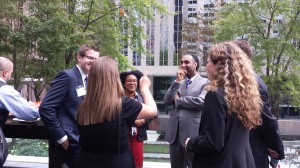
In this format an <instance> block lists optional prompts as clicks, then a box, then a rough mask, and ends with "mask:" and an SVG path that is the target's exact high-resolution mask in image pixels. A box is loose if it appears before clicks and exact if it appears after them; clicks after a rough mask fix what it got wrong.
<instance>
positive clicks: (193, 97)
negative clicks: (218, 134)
mask: <svg viewBox="0 0 300 168" xmlns="http://www.w3.org/2000/svg"><path fill="white" fill-rule="evenodd" d="M198 70H199V60H198V57H197V56H194V55H192V54H186V55H184V56H183V57H182V59H181V65H180V69H179V70H178V71H177V74H176V80H175V81H174V82H173V84H172V85H171V86H170V88H169V89H168V91H167V93H166V95H165V97H164V103H165V104H167V105H170V104H173V105H174V109H173V112H172V114H171V115H170V119H169V123H168V127H167V130H166V136H165V139H166V141H168V142H169V143H170V159H171V160H170V161H171V167H172V168H186V167H189V168H191V167H192V163H193V157H194V154H193V153H191V152H187V151H186V150H185V148H184V146H185V144H184V143H185V140H186V139H187V138H188V137H193V136H196V135H197V134H198V130H199V124H200V118H201V112H202V108H203V103H204V97H205V94H206V91H205V89H203V88H204V86H205V85H206V84H207V83H208V80H207V79H206V78H202V77H201V76H200V75H199V73H198Z"/></svg>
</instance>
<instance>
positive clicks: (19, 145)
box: [9, 139, 48, 157]
mask: <svg viewBox="0 0 300 168" xmlns="http://www.w3.org/2000/svg"><path fill="white" fill-rule="evenodd" d="M9 153H10V154H11V155H19V156H40V157H48V141H46V140H31V139H17V140H16V144H14V145H13V146H12V143H10V148H9Z"/></svg>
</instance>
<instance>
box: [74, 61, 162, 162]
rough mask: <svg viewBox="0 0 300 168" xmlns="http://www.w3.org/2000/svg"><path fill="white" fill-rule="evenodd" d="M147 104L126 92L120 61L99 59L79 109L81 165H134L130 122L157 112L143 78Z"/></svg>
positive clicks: (146, 79) (142, 86)
mask: <svg viewBox="0 0 300 168" xmlns="http://www.w3.org/2000/svg"><path fill="white" fill-rule="evenodd" d="M139 85H140V91H141V94H142V96H143V98H144V104H141V103H139V102H136V101H135V100H134V99H132V98H129V97H127V96H124V95H125V94H124V89H123V86H122V84H121V81H120V76H119V71H118V68H117V64H116V62H115V61H114V60H113V59H112V58H110V57H107V56H105V57H100V58H98V59H96V60H95V61H94V63H93V65H92V67H91V70H90V73H89V82H88V86H87V94H86V96H85V99H84V101H83V102H82V104H81V105H80V107H79V109H78V112H77V123H78V130H79V134H80V138H79V145H80V146H81V151H80V154H79V158H78V168H85V167H88V168H99V167H105V168H106V167H107V168H108V167H109V168H118V167H122V168H134V162H133V156H132V153H131V151H130V148H129V144H128V131H129V130H128V124H129V123H133V122H134V121H135V120H136V119H143V118H145V119H148V118H152V117H154V116H156V115H157V107H156V104H155V101H154V99H153V97H152V95H151V92H150V90H149V87H150V85H151V81H150V79H149V78H148V77H147V76H146V75H144V76H143V77H142V78H141V80H140V83H139Z"/></svg>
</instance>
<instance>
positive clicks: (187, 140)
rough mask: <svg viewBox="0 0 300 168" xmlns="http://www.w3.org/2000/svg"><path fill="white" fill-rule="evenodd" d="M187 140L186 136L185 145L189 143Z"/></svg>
mask: <svg viewBox="0 0 300 168" xmlns="http://www.w3.org/2000/svg"><path fill="white" fill-rule="evenodd" d="M189 140H190V138H187V139H186V140H185V146H187V144H188V143H189Z"/></svg>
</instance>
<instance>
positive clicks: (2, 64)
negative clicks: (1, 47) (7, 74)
mask: <svg viewBox="0 0 300 168" xmlns="http://www.w3.org/2000/svg"><path fill="white" fill-rule="evenodd" d="M12 69H13V63H12V62H11V61H10V60H9V59H8V58H5V57H0V70H7V71H9V70H12Z"/></svg>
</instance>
